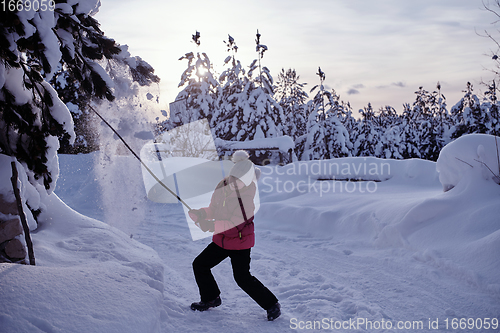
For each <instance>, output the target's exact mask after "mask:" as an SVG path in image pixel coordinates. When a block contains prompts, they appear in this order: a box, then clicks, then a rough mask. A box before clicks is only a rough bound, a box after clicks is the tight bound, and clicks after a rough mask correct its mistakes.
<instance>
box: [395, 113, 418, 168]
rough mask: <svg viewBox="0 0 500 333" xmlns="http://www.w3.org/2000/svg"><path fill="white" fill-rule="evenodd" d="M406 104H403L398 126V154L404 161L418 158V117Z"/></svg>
mask: <svg viewBox="0 0 500 333" xmlns="http://www.w3.org/2000/svg"><path fill="white" fill-rule="evenodd" d="M415 110H416V109H415V108H412V107H411V106H410V105H409V104H408V103H405V104H403V113H402V115H401V122H400V124H399V129H400V131H399V133H400V142H401V146H400V154H401V156H402V157H403V158H404V159H408V158H420V151H419V150H418V147H419V138H420V135H419V126H418V121H417V120H418V115H417V114H416V113H415V112H414V111H415Z"/></svg>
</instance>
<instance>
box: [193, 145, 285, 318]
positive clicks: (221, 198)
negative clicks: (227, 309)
mask: <svg viewBox="0 0 500 333" xmlns="http://www.w3.org/2000/svg"><path fill="white" fill-rule="evenodd" d="M232 160H233V162H234V163H235V164H234V166H233V167H232V168H231V171H230V172H229V176H228V177H226V178H224V179H223V180H222V181H221V182H220V183H219V184H218V185H217V187H216V188H215V191H214V193H213V194H212V200H211V202H210V206H208V207H206V208H201V209H193V210H191V211H190V212H189V216H190V217H191V219H192V220H193V221H194V222H195V223H196V225H198V226H199V227H200V228H201V229H202V230H203V231H207V230H209V231H212V232H214V234H213V237H212V243H210V244H209V245H208V246H207V247H206V248H205V250H203V251H202V252H201V253H200V254H199V255H198V256H197V257H196V259H195V260H194V261H193V271H194V276H195V279H196V283H197V284H198V288H199V291H200V296H201V301H200V302H196V303H193V304H191V309H192V310H198V311H205V310H208V309H210V308H213V307H216V306H219V305H221V299H220V290H219V287H218V286H217V282H215V279H214V277H213V275H212V272H211V271H210V270H211V269H212V268H213V267H215V266H217V265H218V264H219V263H220V262H221V261H222V260H224V259H226V258H227V257H229V258H231V266H232V268H233V276H234V279H235V281H236V283H237V284H238V286H239V287H240V288H241V289H243V290H244V291H245V292H246V293H247V294H248V295H249V296H250V297H251V298H252V299H253V300H254V301H256V302H257V304H259V305H260V306H261V307H262V308H263V309H264V310H266V311H267V319H268V320H274V319H276V318H278V317H279V316H280V314H281V310H280V304H279V303H278V299H277V298H276V296H274V294H273V293H272V292H271V291H269V289H267V288H266V287H265V286H264V285H263V284H262V283H261V282H260V281H259V280H257V279H256V278H255V277H253V276H252V275H251V274H250V249H251V248H252V247H253V246H254V244H255V233H254V223H253V219H254V216H253V215H254V210H255V205H254V197H255V193H256V189H257V187H256V186H255V183H254V181H256V178H257V175H258V174H260V170H259V169H257V168H255V167H254V165H253V163H252V162H251V161H250V160H249V156H248V154H247V153H246V152H245V151H242V150H239V151H236V152H235V153H234V154H233V157H232Z"/></svg>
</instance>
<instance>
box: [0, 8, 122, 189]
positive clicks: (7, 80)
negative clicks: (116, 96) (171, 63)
mask: <svg viewBox="0 0 500 333" xmlns="http://www.w3.org/2000/svg"><path fill="white" fill-rule="evenodd" d="M49 3H50V6H47V7H46V8H42V7H41V8H40V10H39V11H34V10H33V8H31V10H28V8H22V10H19V11H18V10H17V9H16V10H14V11H10V10H6V11H2V12H0V16H1V17H0V47H1V48H0V49H1V52H0V59H1V60H2V61H1V64H0V87H1V93H0V110H1V113H0V127H1V131H0V133H1V134H0V149H1V152H2V153H3V154H7V155H11V156H14V157H15V158H16V159H17V160H18V161H20V162H21V163H22V164H23V165H24V166H25V168H26V169H27V170H28V176H29V180H30V182H31V183H32V184H34V185H35V186H38V185H41V186H43V188H45V189H46V190H47V191H48V192H49V193H50V192H51V191H52V190H53V189H54V187H55V178H56V176H57V174H58V163H57V158H56V156H57V155H56V152H57V149H58V147H59V142H58V137H63V136H65V135H66V136H69V137H70V141H73V140H74V137H75V134H74V131H73V121H72V119H71V114H70V113H69V111H68V109H67V107H66V106H65V105H64V103H62V102H61V100H60V99H59V97H58V96H57V93H56V91H55V90H54V89H53V88H52V86H51V85H50V84H49V81H50V80H51V78H52V77H53V75H54V73H55V72H56V70H57V68H58V64H59V62H60V61H61V60H62V61H63V63H64V65H65V66H66V68H67V70H68V71H70V72H71V73H72V74H73V75H74V76H75V78H76V80H78V81H79V82H80V86H79V89H82V90H85V91H87V92H88V93H89V94H92V95H94V96H95V97H96V98H106V99H109V100H112V99H113V94H112V89H111V86H110V84H109V79H108V76H107V75H106V73H105V72H104V70H103V68H102V67H101V66H99V65H98V64H97V63H96V61H95V60H97V59H101V58H103V57H106V58H113V57H114V56H116V55H117V54H118V53H119V52H120V49H119V47H118V46H117V45H116V43H115V42H114V41H113V40H112V39H109V38H107V37H106V36H104V34H103V33H102V31H101V30H100V29H99V24H98V22H97V21H96V20H95V19H94V18H92V16H91V15H92V14H94V13H95V12H96V11H97V8H98V4H99V2H98V1H90V0H89V1H83V0H82V1H72V2H71V5H70V4H68V3H67V2H66V1H58V2H57V4H55V3H54V2H49Z"/></svg>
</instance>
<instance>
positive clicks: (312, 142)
mask: <svg viewBox="0 0 500 333" xmlns="http://www.w3.org/2000/svg"><path fill="white" fill-rule="evenodd" d="M316 74H317V75H318V76H319V78H320V84H319V85H316V86H314V87H313V88H312V89H311V93H312V92H314V91H315V90H316V89H317V88H318V92H317V93H316V95H315V96H314V98H313V100H312V101H311V102H310V103H309V107H310V109H309V119H308V133H307V140H306V143H305V149H304V158H305V159H306V160H317V159H330V158H335V157H344V156H350V155H351V152H350V149H349V148H350V145H351V143H350V141H349V133H348V132H347V130H346V128H345V127H344V125H343V124H342V122H341V121H340V119H339V115H340V116H341V115H342V114H343V107H342V104H341V103H340V102H339V100H340V98H339V96H338V95H337V94H336V93H335V91H333V92H329V91H327V90H326V89H325V87H324V85H323V82H324V80H325V78H326V75H325V73H324V72H323V71H322V70H321V68H318V73H316Z"/></svg>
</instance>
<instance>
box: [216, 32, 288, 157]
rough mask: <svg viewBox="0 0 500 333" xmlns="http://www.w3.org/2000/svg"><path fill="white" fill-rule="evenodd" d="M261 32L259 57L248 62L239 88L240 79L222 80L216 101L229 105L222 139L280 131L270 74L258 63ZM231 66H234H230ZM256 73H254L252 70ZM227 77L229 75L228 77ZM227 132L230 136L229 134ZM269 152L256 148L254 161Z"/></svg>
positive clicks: (280, 119)
mask: <svg viewBox="0 0 500 333" xmlns="http://www.w3.org/2000/svg"><path fill="white" fill-rule="evenodd" d="M260 36H261V35H260V34H259V33H258V32H257V39H256V44H257V47H256V50H257V52H258V59H255V60H254V61H253V62H252V63H251V64H250V67H249V69H248V71H247V72H246V73H244V74H245V75H244V76H243V78H242V79H241V83H242V90H241V91H239V92H238V89H239V84H240V81H239V80H240V79H239V76H238V77H234V79H235V80H236V82H234V83H232V84H230V83H228V82H225V83H224V86H225V87H226V90H223V92H222V94H223V97H222V98H221V100H220V102H221V103H222V105H219V107H220V108H221V112H222V110H228V109H229V108H232V110H233V111H231V113H229V114H227V115H225V118H224V119H223V121H224V122H225V123H226V125H227V127H226V125H225V127H224V129H225V130H226V131H225V133H226V135H228V136H227V137H225V138H224V137H222V139H226V140H232V141H248V140H255V139H262V138H273V137H278V136H281V135H283V125H284V115H283V109H282V108H281V106H280V105H279V104H278V103H277V102H276V101H275V100H274V97H273V96H274V91H273V78H272V76H271V73H270V71H269V69H268V68H267V67H261V66H259V65H258V64H260V62H261V59H262V57H263V55H264V51H266V50H267V47H266V46H264V45H262V44H260ZM233 68H234V67H233ZM256 70H258V71H259V73H258V75H257V76H255V77H254V75H253V74H254V72H255V71H256ZM228 79H229V78H228ZM229 134H230V135H231V137H229ZM271 155H272V154H271V153H270V152H265V151H256V152H255V158H254V160H255V161H260V160H266V159H273V158H274V157H273V156H271Z"/></svg>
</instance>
